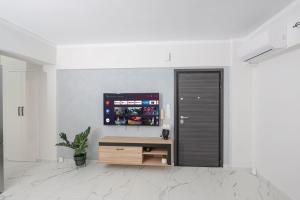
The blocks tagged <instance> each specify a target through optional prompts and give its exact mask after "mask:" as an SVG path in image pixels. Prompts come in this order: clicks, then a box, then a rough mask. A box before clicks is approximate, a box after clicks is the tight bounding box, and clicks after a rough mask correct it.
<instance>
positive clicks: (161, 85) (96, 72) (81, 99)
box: [57, 68, 174, 159]
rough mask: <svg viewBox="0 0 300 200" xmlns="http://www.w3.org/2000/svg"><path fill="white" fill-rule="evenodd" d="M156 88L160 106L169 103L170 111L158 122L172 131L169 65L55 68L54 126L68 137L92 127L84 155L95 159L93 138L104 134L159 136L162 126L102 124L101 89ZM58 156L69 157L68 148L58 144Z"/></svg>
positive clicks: (95, 142)
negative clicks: (129, 67)
mask: <svg viewBox="0 0 300 200" xmlns="http://www.w3.org/2000/svg"><path fill="white" fill-rule="evenodd" d="M139 92H141V93H143V92H159V93H160V106H161V108H164V109H166V105H167V104H169V105H170V108H171V112H170V113H171V114H170V118H169V119H165V120H164V121H163V122H162V123H168V124H170V125H171V137H173V134H174V131H173V130H174V128H173V124H174V71H173V69H160V68H159V69H153V68H152V69H89V70H58V71H57V120H58V121H57V129H58V131H59V132H66V133H67V134H68V136H69V137H70V139H73V138H74V136H75V134H77V133H79V132H81V131H83V130H85V129H86V128H87V127H88V126H91V127H92V132H91V135H90V137H89V148H88V159H97V157H98V154H97V149H98V144H97V139H98V138H99V137H100V136H105V135H118V136H156V137H158V136H160V133H161V129H162V127H161V126H160V127H148V126H147V127H131V126H104V125H103V93H139ZM58 156H62V157H65V158H71V157H72V156H73V153H72V151H71V150H68V149H65V148H63V147H58Z"/></svg>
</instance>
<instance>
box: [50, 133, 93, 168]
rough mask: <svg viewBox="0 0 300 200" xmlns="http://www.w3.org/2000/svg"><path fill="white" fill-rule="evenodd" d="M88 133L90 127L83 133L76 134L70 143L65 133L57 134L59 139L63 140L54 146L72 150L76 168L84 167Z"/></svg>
mask: <svg viewBox="0 0 300 200" xmlns="http://www.w3.org/2000/svg"><path fill="white" fill-rule="evenodd" d="M90 131H91V127H88V128H87V129H86V130H85V131H84V132H82V133H79V134H77V135H76V136H75V138H74V141H73V142H72V143H71V142H70V141H69V140H68V138H67V135H66V134H65V133H60V134H59V137H60V138H61V139H62V140H63V142H60V143H57V144H56V146H63V147H68V148H71V149H73V150H74V161H75V164H76V166H83V165H86V152H87V147H88V144H87V141H88V136H89V134H90Z"/></svg>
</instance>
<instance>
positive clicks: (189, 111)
mask: <svg viewBox="0 0 300 200" xmlns="http://www.w3.org/2000/svg"><path fill="white" fill-rule="evenodd" d="M222 72H223V71H222V70H219V69H217V70H176V71H175V81H176V82H175V84H176V87H175V88H176V91H175V93H176V95H175V98H176V100H175V101H176V102H175V105H176V108H175V109H176V119H175V120H176V121H175V126H176V128H175V129H176V130H175V131H176V133H175V140H176V141H175V142H176V145H175V154H176V158H175V164H177V165H180V166H198V167H219V166H222V164H223V163H222V74H223V73H222Z"/></svg>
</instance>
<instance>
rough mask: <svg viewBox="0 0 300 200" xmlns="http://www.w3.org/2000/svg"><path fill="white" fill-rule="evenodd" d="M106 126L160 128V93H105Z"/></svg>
mask: <svg viewBox="0 0 300 200" xmlns="http://www.w3.org/2000/svg"><path fill="white" fill-rule="evenodd" d="M103 102H104V103H103V104H104V105H103V106H104V108H103V110H104V113H103V114H104V116H103V119H104V125H132V126H135V125H136V126H159V93H120V94H117V93H104V94H103Z"/></svg>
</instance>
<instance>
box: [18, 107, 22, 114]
mask: <svg viewBox="0 0 300 200" xmlns="http://www.w3.org/2000/svg"><path fill="white" fill-rule="evenodd" d="M20 108H21V107H20V106H19V107H18V116H20V115H21V114H20Z"/></svg>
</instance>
